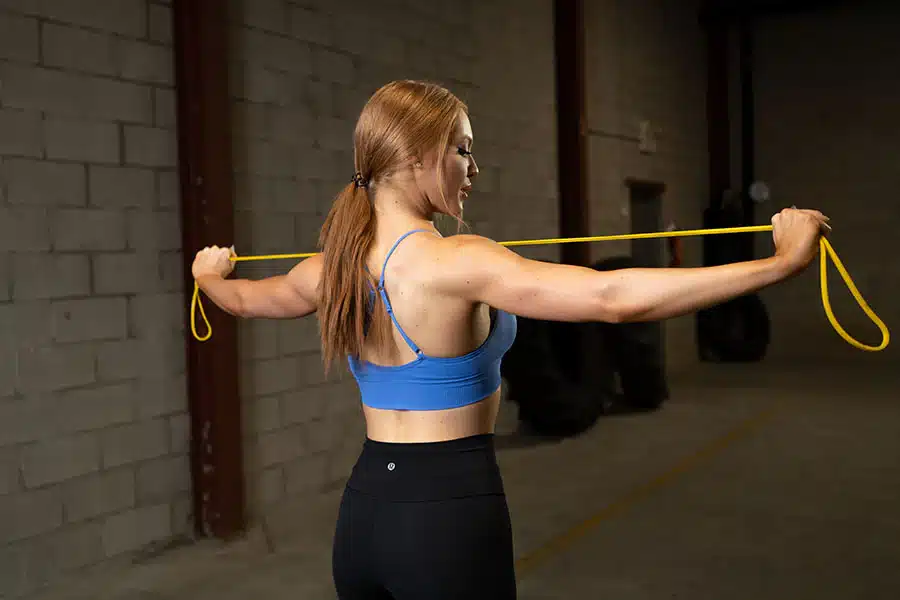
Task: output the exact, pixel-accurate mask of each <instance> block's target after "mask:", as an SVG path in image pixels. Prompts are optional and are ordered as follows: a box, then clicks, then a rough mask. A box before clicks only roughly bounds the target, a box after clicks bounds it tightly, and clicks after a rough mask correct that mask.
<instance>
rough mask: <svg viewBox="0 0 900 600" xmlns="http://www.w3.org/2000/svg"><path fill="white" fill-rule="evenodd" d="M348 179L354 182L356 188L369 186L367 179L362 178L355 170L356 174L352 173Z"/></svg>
mask: <svg viewBox="0 0 900 600" xmlns="http://www.w3.org/2000/svg"><path fill="white" fill-rule="evenodd" d="M350 181H352V182H353V183H354V185H356V187H358V188H367V187H369V181H368V180H367V179H366V178H364V177H363V176H362V173H360V172H359V171H357V172H356V174H355V175H353V178H352V179H351V180H350Z"/></svg>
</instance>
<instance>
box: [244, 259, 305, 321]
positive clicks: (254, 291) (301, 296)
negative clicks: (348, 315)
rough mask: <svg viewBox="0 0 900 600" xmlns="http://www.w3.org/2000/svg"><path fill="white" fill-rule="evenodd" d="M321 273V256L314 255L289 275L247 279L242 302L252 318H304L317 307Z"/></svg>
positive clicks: (246, 312)
mask: <svg viewBox="0 0 900 600" xmlns="http://www.w3.org/2000/svg"><path fill="white" fill-rule="evenodd" d="M321 276H322V256H321V254H316V255H314V256H311V257H309V258H307V259H305V260H303V261H301V262H300V263H298V264H297V265H296V266H294V268H292V269H291V270H290V271H289V272H288V273H287V274H286V275H279V276H276V277H268V278H266V279H262V280H259V281H247V282H245V285H244V287H243V289H242V290H241V296H242V298H241V304H242V306H243V310H244V313H245V314H246V316H249V317H263V318H271V319H289V318H295V317H305V316H306V315H309V314H311V313H313V312H315V311H316V308H318V301H317V293H318V287H319V279H320V277H321Z"/></svg>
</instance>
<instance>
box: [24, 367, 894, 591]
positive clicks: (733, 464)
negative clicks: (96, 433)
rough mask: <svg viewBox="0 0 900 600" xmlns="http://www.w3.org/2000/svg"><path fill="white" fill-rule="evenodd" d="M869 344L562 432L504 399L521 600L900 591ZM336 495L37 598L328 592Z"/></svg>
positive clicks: (888, 372) (881, 406) (890, 381)
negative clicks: (237, 535) (243, 534)
mask: <svg viewBox="0 0 900 600" xmlns="http://www.w3.org/2000/svg"><path fill="white" fill-rule="evenodd" d="M865 356H872V355H865ZM865 356H863V358H862V359H860V360H855V361H854V362H852V363H845V364H842V365H839V364H836V363H829V364H808V365H804V366H803V367H800V370H794V371H793V372H788V370H787V367H788V366H790V365H782V366H777V365H775V366H773V365H771V364H763V365H752V366H721V365H717V366H710V365H707V366H702V367H698V368H697V369H696V370H694V371H692V372H690V373H686V374H683V375H681V376H678V377H675V378H673V379H672V380H671V385H672V388H673V398H672V399H671V400H670V401H669V402H668V403H667V404H666V405H665V406H664V408H663V409H662V410H661V411H659V412H656V413H652V414H634V415H627V416H617V417H611V418H605V419H603V420H601V421H600V422H599V423H598V425H597V426H596V427H595V428H594V429H593V430H592V431H591V432H589V433H588V434H586V435H584V436H582V437H579V438H577V439H572V440H566V441H564V442H562V443H555V442H551V443H533V441H531V440H527V439H523V438H521V437H519V436H517V435H515V434H512V433H508V432H510V431H511V430H512V429H513V428H514V427H515V414H514V412H513V408H512V407H511V406H509V405H507V406H505V407H504V411H505V412H504V414H503V415H502V419H501V425H500V427H499V430H498V437H499V440H498V442H499V445H500V446H501V450H500V461H501V466H502V469H503V472H504V475H505V481H506V486H507V491H508V495H509V502H510V508H511V511H512V516H513V523H514V528H515V543H516V547H517V553H518V555H519V557H520V558H519V565H518V571H519V579H520V585H519V590H520V598H521V599H523V600H539V599H549V598H615V599H617V600H649V599H654V600H657V599H672V598H690V599H691V600H704V599H707V598H708V599H722V598H728V599H729V600H743V599H747V600H750V599H752V600H759V599H760V598H772V599H782V598H784V599H791V600H800V599H805V598H815V599H816V600H829V599H836V600H837V599H840V600H847V599H852V598H865V599H866V600H880V599H885V600H888V599H890V600H896V599H897V598H900V511H898V507H900V369H896V368H890V367H891V365H889V364H888V363H886V362H885V361H883V360H877V359H873V360H871V361H867V360H866V359H865ZM338 493H339V492H336V493H335V494H334V495H333V496H331V497H327V498H324V499H323V500H322V501H321V502H320V503H317V505H316V506H309V505H304V506H294V507H290V508H288V509H286V511H285V515H284V517H283V519H279V518H275V519H274V520H273V522H272V524H271V528H270V533H271V535H270V536H268V537H267V536H265V535H264V534H263V533H261V532H260V531H256V532H253V533H252V534H251V535H250V536H249V537H248V539H247V540H245V541H243V542H241V543H237V544H233V545H231V546H229V547H227V548H222V547H220V546H218V545H217V544H212V543H204V544H199V545H197V546H192V547H189V548H181V549H176V550H172V551H169V552H167V553H165V554H162V555H161V556H158V557H156V558H154V559H151V560H147V561H145V562H143V563H141V564H138V565H133V566H129V567H127V568H122V569H119V568H114V569H107V570H106V571H105V572H103V573H98V574H96V575H94V576H91V577H83V578H81V579H80V580H79V581H78V582H76V583H74V584H67V585H65V586H59V587H57V588H56V589H53V590H48V591H47V592H46V593H44V594H41V598H43V599H45V600H62V599H66V600H74V599H78V600H81V599H85V600H86V599H88V598H90V599H92V600H100V599H113V598H114V599H140V600H160V599H167V600H182V599H183V600H207V599H209V600H213V599H215V600H230V599H237V598H242V599H244V598H253V597H260V598H266V600H281V599H285V600H286V599H288V598H290V599H291V600H304V599H307V598H309V599H316V600H322V599H328V598H334V592H333V589H332V586H331V571H330V538H331V533H332V527H333V523H334V511H335V508H336V503H337V497H338ZM289 518H290V519H293V520H292V522H291V523H290V524H289V525H287V520H288V519H289ZM273 546H274V551H271V550H272V548H273Z"/></svg>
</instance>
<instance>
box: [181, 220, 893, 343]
mask: <svg viewBox="0 0 900 600" xmlns="http://www.w3.org/2000/svg"><path fill="white" fill-rule="evenodd" d="M759 231H772V226H771V225H752V226H749V227H723V228H720V229H688V230H684V231H661V232H657V233H624V234H620V235H600V236H593V237H580V238H549V239H543V240H518V241H512V242H500V245H502V246H538V245H543V244H568V243H573V242H608V241H612V240H638V239H647V238H664V237H687V236H697V235H717V234H723V233H751V232H759ZM819 246H820V250H821V251H820V253H819V254H820V261H819V265H820V266H819V278H820V283H821V288H822V306H823V307H824V308H825V314H826V315H827V316H828V320H829V321H830V322H831V325H832V327H834V330H835V331H837V332H838V335H840V336H841V337H842V338H844V340H846V341H847V343H849V344H850V345H851V346H854V347H856V348H859V349H860V350H866V351H869V352H878V351H880V350H884V349H885V348H887V345H888V343H889V342H890V339H891V335H890V332H889V331H888V328H887V326H886V325H885V324H884V322H883V321H882V320H881V319H880V318H878V315H876V314H875V311H873V310H872V309H871V308H869V305H868V304H866V301H865V299H864V298H863V297H862V294H860V293H859V290H858V289H856V285H854V283H853V279H851V278H850V274H849V273H848V272H847V269H845V268H844V265H843V264H842V263H841V259H839V258H838V255H837V253H836V252H835V251H834V248H833V247H832V246H831V244H830V243H829V242H828V240H827V239H825V238H824V237H822V238H820V241H819ZM315 255H316V253H315V252H307V253H304V254H266V255H261V256H233V257H232V258H231V260H232V261H235V262H244V261H251V260H276V259H285V258H295V259H296V258H308V257H310V256H315ZM828 257H831V260H832V261H833V262H834V266H835V267H837V270H838V272H839V273H840V274H841V277H842V278H843V279H844V283H846V284H847V289H849V290H850V293H851V294H853V297H854V298H855V299H856V303H857V304H859V307H860V308H861V309H862V310H863V312H864V313H866V316H867V317H869V319H870V320H871V321H872V322H873V323H874V324H875V325H876V326H878V329H880V330H881V343H880V344H879V345H877V346H869V345H867V344H863V343H862V342H858V341H857V340H855V339H853V337H851V336H850V334H848V333H847V332H846V331H844V328H843V327H841V325H840V324H839V323H838V321H837V319H836V318H835V316H834V313H833V312H832V310H831V302H830V301H829V299H828V273H827V270H828V269H827V268H828V261H827V258H828ZM197 308H199V309H200V315H201V316H202V317H203V323H204V324H205V325H206V330H207V333H206V335H205V336H202V337H201V336H200V335H199V334H198V333H197V326H196V319H195V314H196V309H197ZM191 330H192V331H193V333H194V337H195V338H196V339H197V340H199V341H201V342H205V341H206V340H208V339H209V338H210V337H212V327H210V325H209V320H208V319H207V318H206V313H205V312H204V311H203V304H202V303H201V302H200V286H199V285H198V284H197V282H194V297H193V299H192V301H191Z"/></svg>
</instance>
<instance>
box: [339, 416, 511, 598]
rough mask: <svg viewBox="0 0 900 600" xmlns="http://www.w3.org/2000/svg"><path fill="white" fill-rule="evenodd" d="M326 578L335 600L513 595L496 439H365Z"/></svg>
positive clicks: (507, 522)
mask: <svg viewBox="0 0 900 600" xmlns="http://www.w3.org/2000/svg"><path fill="white" fill-rule="evenodd" d="M333 575H334V583H335V586H336V588H337V593H338V598H340V600H374V599H378V600H381V599H383V600H425V599H429V600H442V599H445V598H446V599H450V598H454V599H457V598H466V599H467V600H481V599H485V600H486V599H488V598H490V599H491V600H514V599H515V597H516V579H515V572H514V561H513V543H512V528H511V526H510V520H509V510H508V508H507V505H506V496H505V495H504V492H503V483H502V480H501V478H500V470H499V468H498V466H497V461H496V457H495V455H494V445H493V436H492V435H490V434H485V435H477V436H472V437H467V438H462V439H457V440H452V441H449V442H433V443H423V444H392V443H384V442H375V441H372V440H369V439H367V440H366V442H365V445H364V446H363V451H362V453H361V454H360V457H359V460H358V461H357V463H356V466H354V468H353V474H352V475H351V476H350V480H349V481H348V482H347V488H346V489H345V490H344V495H343V498H342V500H341V506H340V512H339V514H338V521H337V527H336V530H335V536H334V551H333Z"/></svg>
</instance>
